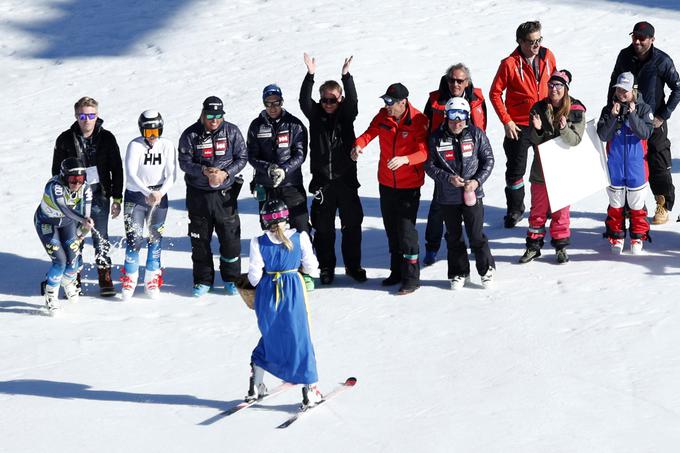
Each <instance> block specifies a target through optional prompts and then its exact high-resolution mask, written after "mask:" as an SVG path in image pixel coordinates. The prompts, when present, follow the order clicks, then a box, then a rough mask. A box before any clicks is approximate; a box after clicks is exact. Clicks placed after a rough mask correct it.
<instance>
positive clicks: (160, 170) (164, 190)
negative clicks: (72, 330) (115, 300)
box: [120, 110, 177, 300]
mask: <svg viewBox="0 0 680 453" xmlns="http://www.w3.org/2000/svg"><path fill="white" fill-rule="evenodd" d="M137 124H138V125H139V132H140V134H141V136H139V137H137V138H135V139H134V140H132V141H131V142H130V144H129V145H128V147H127V153H126V155H125V174H126V175H127V184H126V186H125V205H124V216H123V220H124V221H125V235H126V238H127V247H126V249H125V268H124V269H123V275H122V276H121V279H120V280H121V282H122V283H123V299H125V300H127V299H129V298H131V297H132V295H133V293H134V291H135V287H136V286H137V278H138V276H139V250H140V249H141V248H142V243H143V242H144V240H145V238H144V236H143V231H144V224H145V223H146V225H147V228H148V230H149V238H148V239H146V243H147V255H146V270H145V272H144V291H145V292H146V294H147V295H148V296H149V297H151V298H152V299H155V298H157V297H158V294H159V291H160V287H161V285H162V284H163V277H162V271H161V240H162V233H163V226H164V224H165V218H166V216H167V213H168V191H169V190H170V188H171V187H172V186H173V184H174V183H175V180H176V179H177V166H176V164H175V162H176V159H177V152H176V150H175V145H173V143H172V142H171V141H170V140H168V139H165V138H163V137H161V135H162V134H163V117H162V116H161V114H160V113H159V112H157V111H156V110H146V111H144V112H143V113H142V114H141V115H140V116H139V120H138V122H137Z"/></svg>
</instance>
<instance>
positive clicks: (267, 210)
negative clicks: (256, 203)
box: [260, 198, 288, 229]
mask: <svg viewBox="0 0 680 453" xmlns="http://www.w3.org/2000/svg"><path fill="white" fill-rule="evenodd" d="M260 218H261V219H262V225H264V227H265V229H270V228H271V227H272V226H273V225H276V224H277V223H282V222H288V206H286V203H284V202H283V201H281V200H277V199H275V198H273V199H271V200H267V201H266V202H265V203H264V206H262V209H260Z"/></svg>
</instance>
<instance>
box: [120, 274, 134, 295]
mask: <svg viewBox="0 0 680 453" xmlns="http://www.w3.org/2000/svg"><path fill="white" fill-rule="evenodd" d="M137 276H138V273H137V272H134V273H131V274H126V273H125V269H123V275H121V277H120V282H121V283H122V284H123V292H122V295H123V300H130V299H131V298H132V295H133V294H134V292H135V288H136V287H137Z"/></svg>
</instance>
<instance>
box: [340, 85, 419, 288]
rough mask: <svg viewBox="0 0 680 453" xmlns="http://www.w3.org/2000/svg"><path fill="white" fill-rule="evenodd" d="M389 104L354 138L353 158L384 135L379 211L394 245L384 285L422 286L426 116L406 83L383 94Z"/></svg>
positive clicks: (381, 139)
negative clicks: (410, 97)
mask: <svg viewBox="0 0 680 453" xmlns="http://www.w3.org/2000/svg"><path fill="white" fill-rule="evenodd" d="M381 98H382V99H383V101H384V102H385V107H384V108H382V109H380V111H379V112H378V114H377V115H376V116H375V117H374V118H373V120H372V121H371V124H370V126H368V129H366V132H364V133H363V134H361V136H359V137H358V138H357V139H356V142H355V143H354V149H353V150H352V159H354V160H357V159H358V158H359V155H360V154H361V153H362V152H363V148H364V147H366V145H368V143H369V142H370V141H371V140H373V139H374V138H375V137H379V140H380V161H379V163H378V183H379V189H380V211H381V213H382V216H383V224H384V225H385V233H387V241H388V243H389V249H390V255H391V260H390V276H389V277H387V278H386V279H385V280H383V282H382V284H383V285H384V286H391V285H396V284H397V283H401V287H400V288H399V294H409V293H412V292H413V291H415V290H416V289H418V288H419V287H420V267H419V263H418V251H419V246H418V232H417V231H416V216H417V214H418V205H419V204H420V187H421V186H422V185H423V182H424V176H425V171H424V162H425V160H427V126H428V121H427V117H426V116H425V115H423V114H422V113H421V112H419V111H418V110H417V109H416V108H415V107H413V105H411V103H410V102H409V101H408V89H406V87H405V86H404V85H402V84H401V83H393V84H392V85H390V86H389V87H388V88H387V92H386V93H385V94H384V95H382V96H381Z"/></svg>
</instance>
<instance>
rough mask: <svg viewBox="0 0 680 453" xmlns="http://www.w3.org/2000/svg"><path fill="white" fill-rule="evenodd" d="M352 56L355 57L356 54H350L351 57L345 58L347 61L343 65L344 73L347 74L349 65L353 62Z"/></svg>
mask: <svg viewBox="0 0 680 453" xmlns="http://www.w3.org/2000/svg"><path fill="white" fill-rule="evenodd" d="M352 58H354V55H352V56H350V57H349V58H345V63H344V64H343V65H342V75H345V74H347V73H348V72H349V65H350V64H352Z"/></svg>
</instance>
